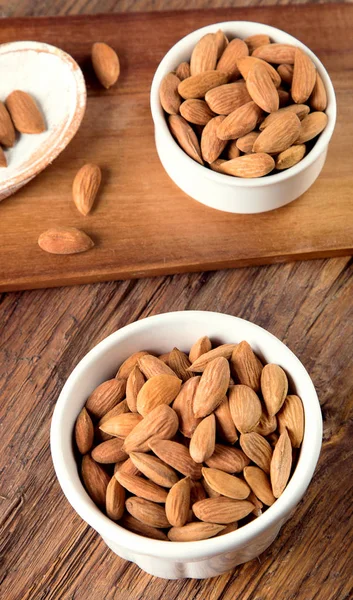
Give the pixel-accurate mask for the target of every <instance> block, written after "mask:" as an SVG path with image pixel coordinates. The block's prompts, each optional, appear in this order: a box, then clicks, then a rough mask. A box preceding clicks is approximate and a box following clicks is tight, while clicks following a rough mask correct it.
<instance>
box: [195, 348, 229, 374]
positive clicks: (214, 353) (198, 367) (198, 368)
mask: <svg viewBox="0 0 353 600" xmlns="http://www.w3.org/2000/svg"><path fill="white" fill-rule="evenodd" d="M236 345H237V344H222V345H221V346H217V348H213V349H212V350H209V351H208V352H203V353H202V354H201V355H200V356H199V357H198V358H197V359H196V360H195V361H194V362H192V364H191V367H189V371H192V372H193V373H202V372H203V371H204V370H205V369H206V366H207V365H208V363H210V362H211V361H212V360H214V359H215V358H218V357H219V356H224V358H227V359H228V358H230V357H231V354H232V352H233V350H234V348H235V347H236Z"/></svg>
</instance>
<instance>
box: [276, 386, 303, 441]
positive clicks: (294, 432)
mask: <svg viewBox="0 0 353 600" xmlns="http://www.w3.org/2000/svg"><path fill="white" fill-rule="evenodd" d="M277 419H278V428H279V431H280V433H282V432H283V431H284V429H285V428H286V429H287V431H288V435H289V438H290V441H291V444H292V446H293V448H299V447H300V445H301V443H302V441H303V437H304V409H303V404H302V401H301V399H300V398H299V396H294V395H291V396H287V397H286V399H285V401H284V404H283V406H282V408H281V410H280V411H279V413H278V414H277Z"/></svg>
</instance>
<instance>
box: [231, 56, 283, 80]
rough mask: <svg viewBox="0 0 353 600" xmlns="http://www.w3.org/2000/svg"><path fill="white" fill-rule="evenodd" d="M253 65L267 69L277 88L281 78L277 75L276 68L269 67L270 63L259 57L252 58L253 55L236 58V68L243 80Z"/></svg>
mask: <svg viewBox="0 0 353 600" xmlns="http://www.w3.org/2000/svg"><path fill="white" fill-rule="evenodd" d="M255 65H261V66H262V68H263V69H265V70H266V71H267V73H268V74H269V75H270V77H271V79H272V81H273V84H274V86H275V87H276V88H278V87H279V86H280V85H281V78H280V76H279V73H277V71H276V69H274V68H273V67H271V65H270V64H269V63H268V62H266V61H265V60H261V59H260V58H254V57H253V56H245V57H244V58H241V59H240V60H238V68H239V70H240V72H241V74H242V76H243V77H244V79H245V81H246V80H247V77H248V74H249V71H250V70H251V69H253V68H254V66H255Z"/></svg>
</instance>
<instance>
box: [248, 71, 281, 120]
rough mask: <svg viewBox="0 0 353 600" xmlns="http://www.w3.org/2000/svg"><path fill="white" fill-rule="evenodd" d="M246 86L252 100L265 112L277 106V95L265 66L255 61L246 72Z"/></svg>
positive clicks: (269, 111) (274, 109) (275, 108)
mask: <svg viewBox="0 0 353 600" xmlns="http://www.w3.org/2000/svg"><path fill="white" fill-rule="evenodd" d="M246 87H247V90H248V92H249V95H250V96H251V98H252V100H253V101H254V102H255V103H256V104H257V106H259V107H260V108H262V110H264V111H265V112H267V113H272V112H275V111H276V110H278V108H279V97H278V93H277V89H276V87H275V84H274V83H273V80H272V77H271V75H270V74H269V73H268V71H267V69H266V67H264V66H263V65H262V64H261V63H255V64H254V65H253V66H252V67H251V68H250V69H249V72H248V75H247V78H246Z"/></svg>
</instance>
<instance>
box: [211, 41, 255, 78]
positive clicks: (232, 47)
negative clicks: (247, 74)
mask: <svg viewBox="0 0 353 600" xmlns="http://www.w3.org/2000/svg"><path fill="white" fill-rule="evenodd" d="M248 54H249V50H248V47H247V45H246V44H245V42H244V41H243V40H241V39H239V38H235V39H234V40H232V41H231V42H229V44H228V45H227V46H226V48H225V49H224V51H223V54H222V56H221V57H220V59H219V61H218V63H217V71H222V72H224V73H227V75H228V77H229V78H231V79H236V78H237V77H239V76H240V73H239V69H238V67H237V60H238V59H239V58H242V57H243V56H247V55H248Z"/></svg>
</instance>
